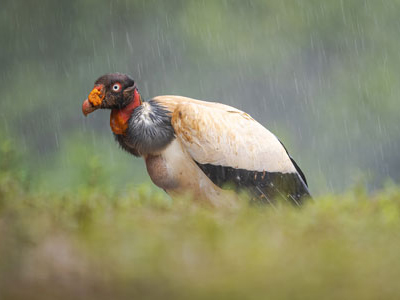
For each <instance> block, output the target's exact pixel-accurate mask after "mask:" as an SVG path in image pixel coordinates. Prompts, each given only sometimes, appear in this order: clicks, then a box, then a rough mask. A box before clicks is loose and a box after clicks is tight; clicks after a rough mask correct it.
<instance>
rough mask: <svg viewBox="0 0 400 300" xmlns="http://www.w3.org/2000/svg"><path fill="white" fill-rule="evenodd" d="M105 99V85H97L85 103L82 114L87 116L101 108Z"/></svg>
mask: <svg viewBox="0 0 400 300" xmlns="http://www.w3.org/2000/svg"><path fill="white" fill-rule="evenodd" d="M104 97H105V93H104V85H102V84H98V85H95V86H94V88H93V90H92V91H91V92H90V94H89V96H88V98H87V99H86V100H85V101H83V104H82V112H83V114H84V115H85V116H87V115H88V114H90V113H91V112H93V111H95V110H96V109H98V108H100V105H101V103H102V102H103V99H104Z"/></svg>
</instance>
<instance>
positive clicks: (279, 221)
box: [0, 167, 400, 299]
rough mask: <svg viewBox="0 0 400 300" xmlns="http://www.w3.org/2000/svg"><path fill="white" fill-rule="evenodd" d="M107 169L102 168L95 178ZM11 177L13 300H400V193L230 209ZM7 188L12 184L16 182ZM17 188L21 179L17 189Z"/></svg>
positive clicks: (143, 190) (9, 272)
mask: <svg viewBox="0 0 400 300" xmlns="http://www.w3.org/2000/svg"><path fill="white" fill-rule="evenodd" d="M95 168H97V167H95ZM3 173H4V172H3V171H1V175H2V176H0V195H1V198H0V199H1V203H2V205H1V206H0V298H1V299H26V298H29V299H55V298H56V299H71V298H84V299H111V298H112V299H133V298H134V299H136V298H138V299H154V298H163V299H204V298H207V299H243V298H246V299H260V298H262V299H264V298H268V299H269V298H272V299H288V298H294V299H305V298H306V299H321V298H323V299H377V298H379V299H397V298H398V297H399V296H400V287H399V285H398V281H397V278H398V277H399V276H400V263H399V260H398V253H399V251H400V242H399V239H398V238H397V236H398V232H399V230H400V189H399V187H397V186H395V185H394V184H390V183H388V184H387V186H386V188H385V189H384V190H381V191H379V192H376V193H375V194H374V195H372V196H367V193H366V191H365V189H363V188H361V187H359V188H357V189H354V190H353V191H350V192H348V193H346V194H343V195H335V196H334V195H329V196H324V197H322V198H318V199H315V201H309V202H307V203H306V204H305V206H303V207H302V208H300V209H299V208H295V207H293V206H288V205H285V204H284V203H282V204H280V205H278V206H276V207H275V209H273V207H271V206H265V207H255V206H248V205H246V204H242V205H241V207H240V209H218V210H214V209H211V208H209V207H204V206H202V205H199V204H196V202H188V201H185V199H181V200H176V201H173V202H172V201H171V200H170V199H168V198H167V197H165V195H164V194H163V193H161V192H154V191H153V190H152V189H151V188H149V187H148V186H147V185H143V186H142V187H140V188H136V189H133V190H129V191H125V192H121V191H120V192H118V193H116V194H113V195H109V196H107V195H105V194H104V193H102V192H101V191H100V190H99V189H92V188H91V187H90V185H89V186H87V187H86V188H81V189H80V190H79V191H75V192H66V193H60V192H57V193H54V192H51V193H49V192H47V193H43V192H40V193H38V192H28V191H27V190H26V189H24V188H19V189H18V188H17V187H18V185H17V184H16V185H15V187H16V188H14V189H10V188H9V185H8V183H9V180H8V179H5V177H4V176H3V175H4V174H3ZM5 180H6V182H5ZM14 180H15V183H18V182H19V179H14Z"/></svg>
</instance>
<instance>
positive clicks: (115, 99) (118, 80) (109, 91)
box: [82, 73, 141, 116]
mask: <svg viewBox="0 0 400 300" xmlns="http://www.w3.org/2000/svg"><path fill="white" fill-rule="evenodd" d="M136 98H137V99H136ZM135 100H136V101H138V102H139V103H138V105H140V103H141V98H140V95H139V93H138V91H137V88H136V85H135V81H134V80H133V79H132V78H131V77H129V76H128V75H125V74H121V73H112V74H106V75H103V76H101V77H99V78H98V79H97V80H96V82H95V83H94V88H93V90H92V91H91V92H90V93H89V96H88V98H87V99H86V100H85V101H84V102H83V104H82V112H83V114H84V115H85V116H87V115H88V114H90V113H91V112H93V111H95V110H96V109H98V108H108V109H123V108H125V107H126V106H127V105H129V104H130V103H132V102H133V101H135Z"/></svg>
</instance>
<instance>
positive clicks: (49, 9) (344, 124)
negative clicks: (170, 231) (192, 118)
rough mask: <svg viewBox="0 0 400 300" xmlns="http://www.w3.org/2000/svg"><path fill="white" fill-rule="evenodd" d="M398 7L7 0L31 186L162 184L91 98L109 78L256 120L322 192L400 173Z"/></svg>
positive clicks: (10, 96)
mask: <svg viewBox="0 0 400 300" xmlns="http://www.w3.org/2000/svg"><path fill="white" fill-rule="evenodd" d="M399 11H400V2H399V1H372V0H370V1H368V0H360V1H357V0H353V1H339V0H338V1H328V0H326V1H320V0H318V1H317V0H315V1H312V0H309V1H304V0H303V1H300V0H298V1H281V0H274V1H151V0H149V1H89V0H86V1H3V2H2V9H1V12H0V24H1V26H0V33H1V44H2V46H1V52H0V78H1V80H0V88H1V97H0V99H1V111H0V121H1V127H0V128H1V129H0V130H1V132H2V136H3V137H4V138H5V139H8V140H11V141H12V142H13V143H14V144H15V145H16V147H17V148H18V149H20V151H21V152H23V153H24V154H25V158H26V160H25V161H24V164H23V167H22V168H26V169H27V170H29V172H31V178H30V180H31V182H32V185H33V186H35V187H37V188H41V189H55V190H60V189H71V188H74V187H76V186H78V185H80V184H81V183H82V182H83V181H84V180H85V176H87V174H85V170H86V169H87V165H88V164H99V165H100V166H101V167H102V168H103V169H104V178H103V179H100V178H99V181H100V180H103V181H104V182H105V184H107V183H110V186H112V187H113V188H117V189H119V188H124V187H125V186H126V185H134V186H135V185H137V184H139V183H142V182H146V181H149V178H148V175H147V173H146V171H145V168H144V164H143V162H142V161H141V160H140V159H135V158H133V157H131V156H129V155H128V154H125V153H123V152H122V150H120V149H118V147H117V145H116V144H115V142H114V141H113V137H112V134H111V131H110V128H109V125H108V124H109V112H106V111H104V112H96V113H95V114H92V115H90V116H89V117H88V118H86V119H85V118H84V117H83V115H82V113H81V103H82V101H83V100H84V99H85V98H86V97H87V95H88V93H89V92H90V90H91V88H92V86H93V83H94V81H95V80H96V79H97V78H98V77H99V76H100V75H102V74H104V73H108V72H116V71H118V72H124V73H128V74H130V75H131V76H133V78H134V79H135V80H136V82H137V84H138V87H139V90H140V92H141V93H142V95H143V97H144V98H145V99H149V98H151V97H154V96H156V95H162V94H176V95H183V96H189V97H193V98H197V99H204V100H212V101H218V102H222V103H226V104H229V105H232V106H235V107H237V108H239V109H242V110H244V111H246V112H248V113H249V114H251V115H252V116H253V117H254V118H255V119H256V120H258V121H259V122H261V123H262V124H263V125H264V126H266V127H267V128H268V129H270V130H271V131H272V132H274V133H275V134H276V135H277V136H278V137H279V138H280V139H281V140H282V141H283V143H284V144H285V145H286V147H287V148H288V150H289V152H290V153H291V154H292V156H293V157H294V158H295V159H296V161H297V162H298V164H299V165H300V166H301V167H302V169H303V170H304V172H305V174H306V175H307V177H308V180H309V183H310V188H311V191H312V192H313V193H314V194H322V193H326V192H331V191H335V192H341V191H343V190H345V189H346V188H347V187H349V186H353V185H354V184H359V183H362V184H364V183H365V184H367V185H368V187H369V188H371V189H374V188H376V187H380V186H381V185H382V183H383V182H385V181H386V180H388V178H391V179H392V180H395V181H398V180H399V179H400V151H399V146H400V134H399V133H400V123H399V121H398V119H399V117H398V116H399V115H400V100H399V95H400V86H399V84H398V83H399V80H400V68H399V67H400V54H399V49H400V38H399V31H400V22H399Z"/></svg>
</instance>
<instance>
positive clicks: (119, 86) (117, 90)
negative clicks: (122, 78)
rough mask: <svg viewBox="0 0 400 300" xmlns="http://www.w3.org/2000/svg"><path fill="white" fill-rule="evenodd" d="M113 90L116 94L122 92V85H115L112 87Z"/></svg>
mask: <svg viewBox="0 0 400 300" xmlns="http://www.w3.org/2000/svg"><path fill="white" fill-rule="evenodd" d="M112 89H113V91H114V92H119V91H120V90H121V84H120V83H119V82H117V83H114V85H113V86H112Z"/></svg>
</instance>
